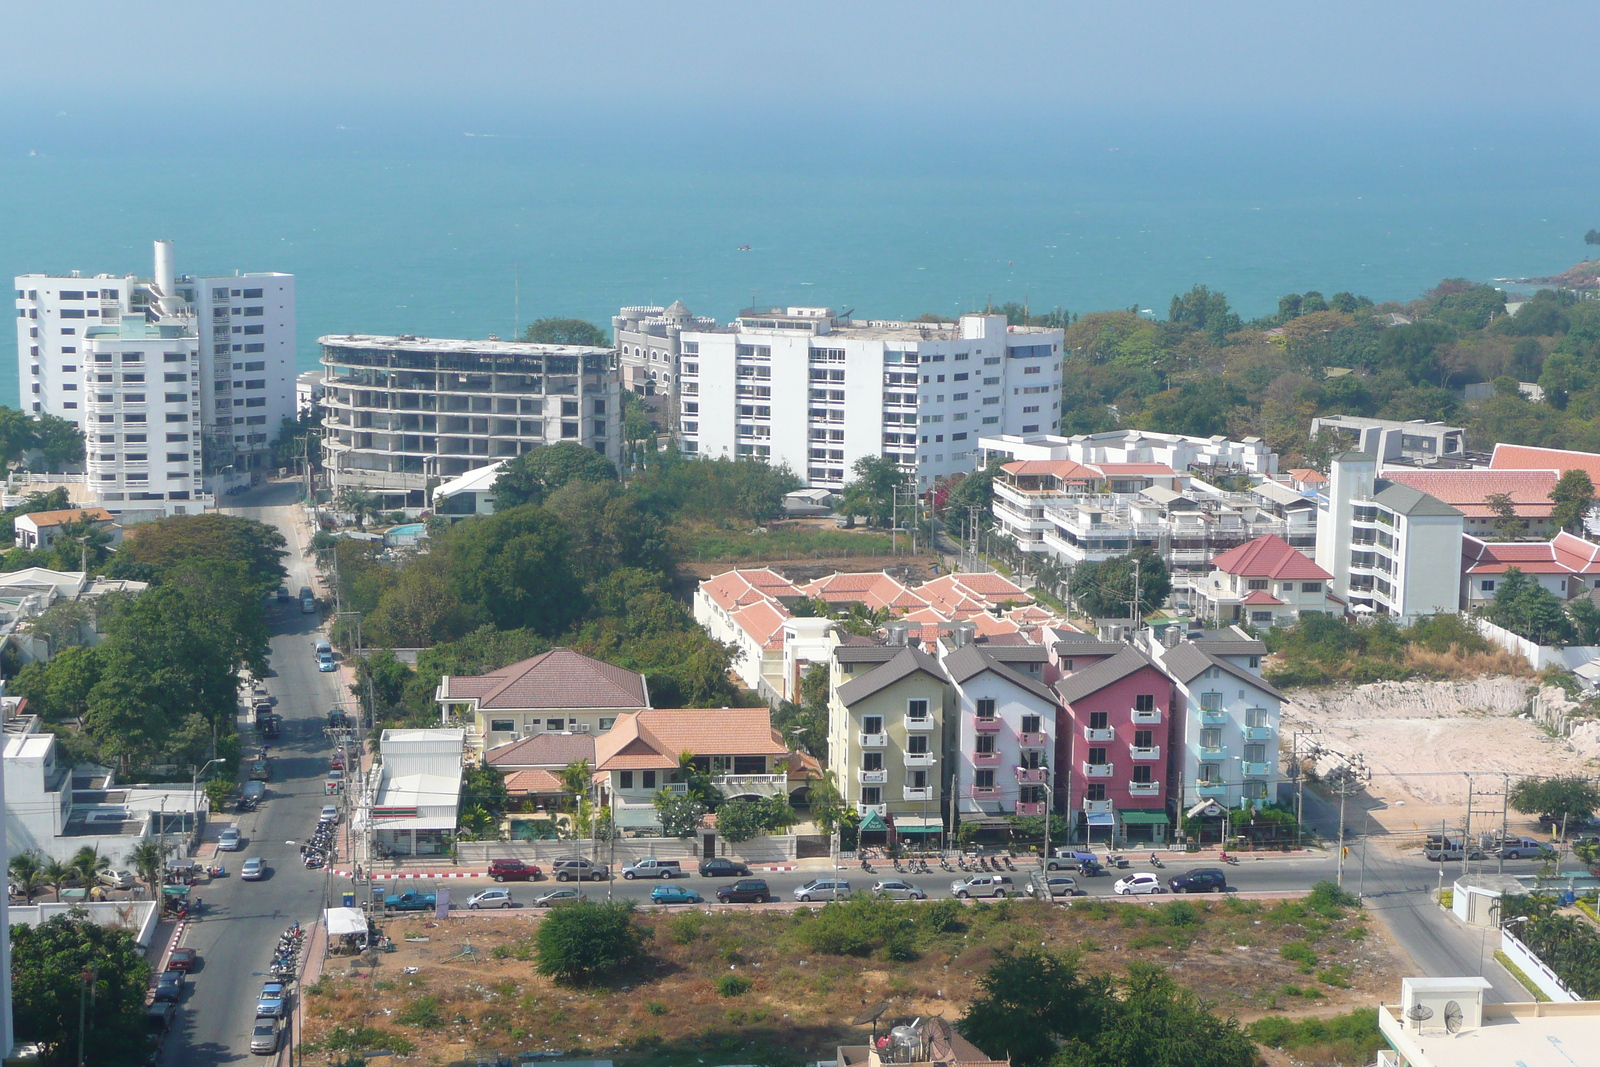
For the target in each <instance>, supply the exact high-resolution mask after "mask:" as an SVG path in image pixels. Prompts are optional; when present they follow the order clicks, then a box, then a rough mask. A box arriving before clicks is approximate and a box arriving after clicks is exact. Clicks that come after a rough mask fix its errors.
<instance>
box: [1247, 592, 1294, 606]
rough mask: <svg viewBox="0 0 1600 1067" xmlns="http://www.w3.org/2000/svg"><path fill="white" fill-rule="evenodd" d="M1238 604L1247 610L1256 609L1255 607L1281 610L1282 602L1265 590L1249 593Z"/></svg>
mask: <svg viewBox="0 0 1600 1067" xmlns="http://www.w3.org/2000/svg"><path fill="white" fill-rule="evenodd" d="M1239 603H1241V604H1243V605H1244V606H1245V607H1247V608H1256V607H1272V608H1281V607H1283V601H1281V600H1279V599H1278V598H1277V597H1275V596H1273V595H1272V594H1271V593H1269V592H1267V591H1266V590H1265V589H1257V590H1256V591H1255V592H1253V593H1251V594H1250V595H1249V596H1247V597H1245V598H1244V599H1243V600H1241V601H1239Z"/></svg>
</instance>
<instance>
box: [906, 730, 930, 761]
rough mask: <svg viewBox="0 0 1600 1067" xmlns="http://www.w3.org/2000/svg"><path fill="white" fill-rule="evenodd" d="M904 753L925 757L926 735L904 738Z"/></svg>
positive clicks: (926, 750) (926, 747) (926, 751)
mask: <svg viewBox="0 0 1600 1067" xmlns="http://www.w3.org/2000/svg"><path fill="white" fill-rule="evenodd" d="M906 751H907V752H909V753H910V754H911V755H913V756H926V755H927V754H928V735H927V734H912V735H911V736H910V737H908V738H906Z"/></svg>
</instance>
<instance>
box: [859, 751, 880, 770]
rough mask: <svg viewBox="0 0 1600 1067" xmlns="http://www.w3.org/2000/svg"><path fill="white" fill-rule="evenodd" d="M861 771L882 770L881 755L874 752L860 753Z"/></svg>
mask: <svg viewBox="0 0 1600 1067" xmlns="http://www.w3.org/2000/svg"><path fill="white" fill-rule="evenodd" d="M861 769H862V770H864V771H881V770H883V753H882V752H876V751H874V752H863V753H861Z"/></svg>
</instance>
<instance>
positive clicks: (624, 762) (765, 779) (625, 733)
mask: <svg viewBox="0 0 1600 1067" xmlns="http://www.w3.org/2000/svg"><path fill="white" fill-rule="evenodd" d="M686 752H687V753H689V754H691V755H692V756H693V762H694V764H695V765H696V766H697V767H699V768H700V769H701V770H703V771H709V772H710V773H711V775H712V783H713V784H714V785H715V786H716V787H717V788H718V789H719V790H721V792H722V795H723V796H724V797H726V798H728V799H733V798H735V797H785V798H787V797H788V796H789V793H790V788H791V783H790V781H789V775H788V770H789V767H790V764H791V760H792V753H790V751H789V748H788V746H787V745H785V744H784V743H783V741H782V740H781V738H780V737H779V735H778V732H777V731H776V730H774V729H773V728H772V713H771V712H770V711H768V710H767V709H766V708H648V709H646V710H643V711H637V712H632V713H630V714H627V715H623V716H622V717H620V718H619V719H618V720H617V723H616V725H615V726H614V727H613V728H612V730H611V731H610V732H609V733H607V734H603V735H601V736H600V737H599V738H597V739H596V741H595V774H596V778H597V779H598V780H599V782H600V784H601V788H602V789H603V790H604V792H603V793H602V794H601V795H602V799H603V801H604V802H605V803H607V804H609V805H611V809H612V811H613V812H614V813H615V818H616V824H617V826H618V827H630V828H637V827H649V826H658V825H660V821H659V817H658V815H657V812H656V808H655V795H656V793H657V792H659V791H660V790H662V789H669V790H676V791H682V790H683V788H684V786H683V784H682V782H681V774H680V770H679V767H680V758H681V757H682V755H683V754H684V753H686ZM802 764H803V761H802ZM808 780H809V775H808V776H807V778H806V779H805V780H802V781H800V782H796V783H794V784H795V786H799V785H803V784H805V781H808Z"/></svg>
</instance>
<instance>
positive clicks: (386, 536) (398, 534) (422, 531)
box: [383, 522, 428, 547]
mask: <svg viewBox="0 0 1600 1067" xmlns="http://www.w3.org/2000/svg"><path fill="white" fill-rule="evenodd" d="M426 536H428V526H427V524H426V523H421V522H408V523H406V524H405V525H404V526H391V527H389V528H388V529H387V530H385V531H383V543H384V544H386V545H389V546H390V547H394V546H395V545H414V544H416V543H417V542H418V541H420V540H421V539H422V538H424V537H426Z"/></svg>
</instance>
